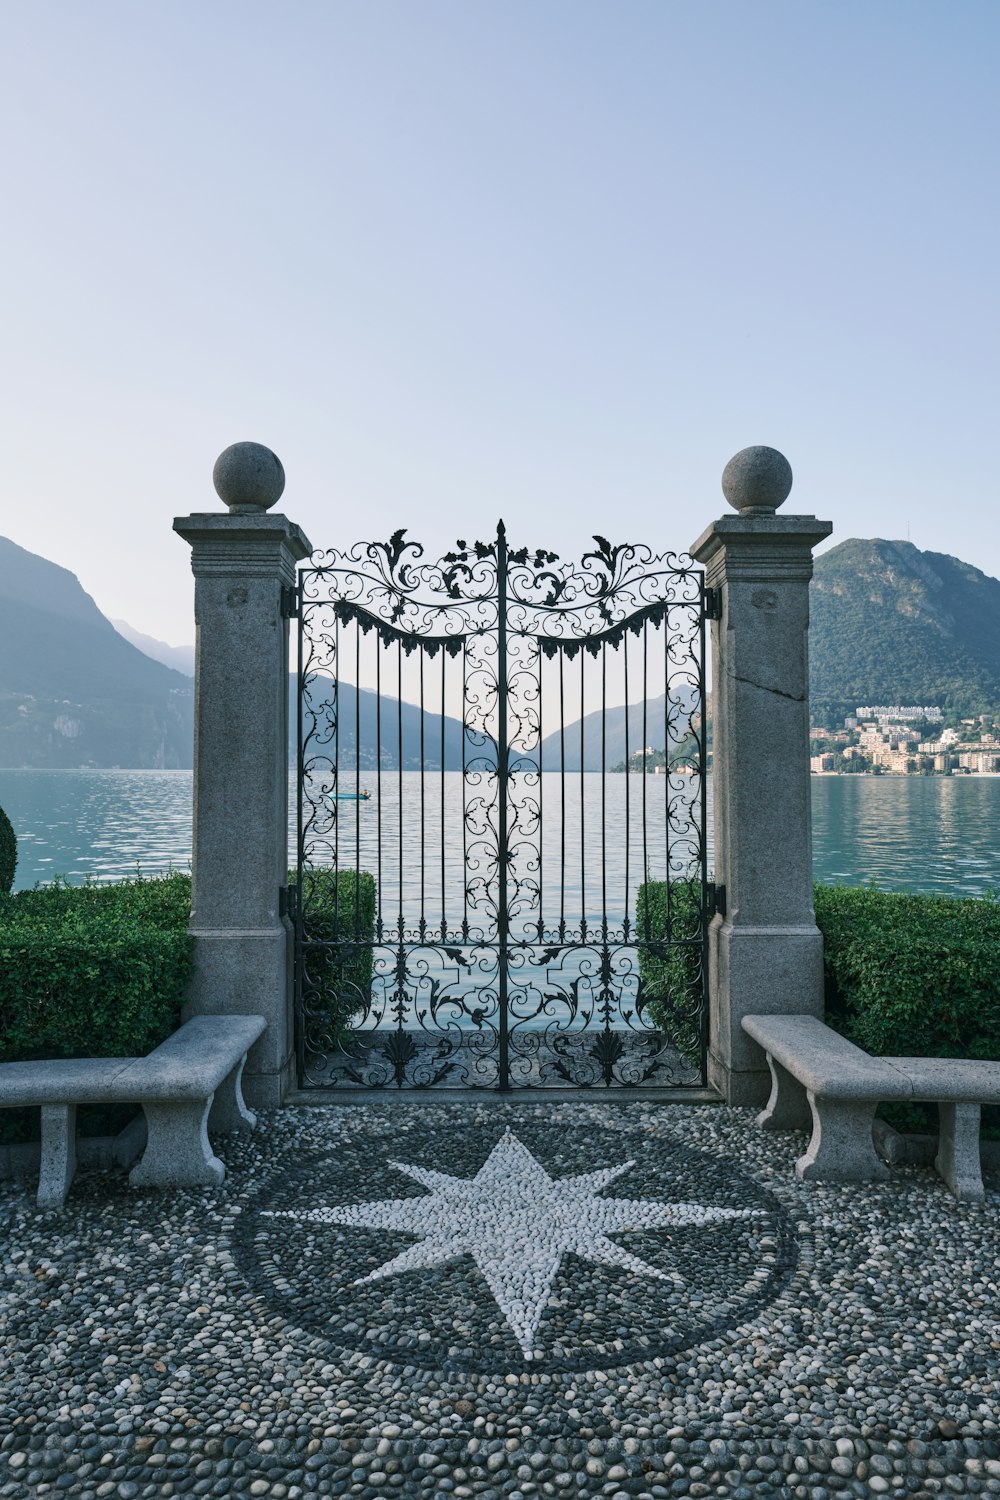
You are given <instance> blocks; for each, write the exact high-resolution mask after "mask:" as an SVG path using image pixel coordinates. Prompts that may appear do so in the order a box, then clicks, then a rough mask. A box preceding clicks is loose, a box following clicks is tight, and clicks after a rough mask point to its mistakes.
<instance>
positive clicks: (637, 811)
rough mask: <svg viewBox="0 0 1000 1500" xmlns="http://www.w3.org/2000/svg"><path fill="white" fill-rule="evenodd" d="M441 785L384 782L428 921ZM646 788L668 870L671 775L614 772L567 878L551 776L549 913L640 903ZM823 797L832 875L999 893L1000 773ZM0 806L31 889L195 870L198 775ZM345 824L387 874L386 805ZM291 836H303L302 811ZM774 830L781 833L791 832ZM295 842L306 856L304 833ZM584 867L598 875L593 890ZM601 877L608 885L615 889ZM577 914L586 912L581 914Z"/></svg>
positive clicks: (4, 790) (41, 780)
mask: <svg viewBox="0 0 1000 1500" xmlns="http://www.w3.org/2000/svg"><path fill="white" fill-rule="evenodd" d="M442 779H443V780H444V782H445V788H444V794H443V804H442V794H441V792H440V790H438V791H436V792H435V791H434V790H433V786H432V785H431V782H432V779H431V778H428V787H427V791H426V795H425V802H424V806H423V807H422V808H421V806H420V801H419V790H418V788H419V780H420V778H419V777H417V776H416V775H413V774H411V773H407V774H404V776H403V777H402V778H401V780H402V783H403V784H402V788H401V789H400V788H399V787H398V786H397V787H396V790H395V791H393V789H392V788H393V787H394V786H396V784H397V782H398V781H399V780H400V778H396V777H392V778H390V777H385V778H384V786H383V798H382V800H383V806H382V819H383V840H382V860H383V867H382V877H383V885H384V888H385V891H386V899H387V901H388V899H389V893H390V891H392V890H393V888H395V890H396V891H397V892H398V888H399V870H400V865H399V860H398V855H397V854H396V853H394V851H393V848H392V847H391V844H392V842H393V841H390V840H387V839H386V838H385V837H384V833H385V829H386V828H388V827H389V826H390V825H391V826H393V827H394V826H396V823H397V822H398V818H397V814H396V810H395V809H396V806H398V801H399V798H400V796H401V798H402V803H403V809H404V820H405V822H406V824H407V826H408V830H409V831H408V832H407V835H406V839H405V841H404V842H405V848H404V858H403V870H404V882H403V883H404V905H405V906H407V907H408V908H409V907H411V905H412V903H413V901H415V900H416V899H418V888H419V881H420V861H419V859H417V860H416V861H415V860H414V859H413V856H412V850H413V848H415V847H417V848H418V847H419V845H418V844H417V843H416V842H415V841H416V838H417V837H418V833H417V830H418V828H419V824H420V821H421V819H422V821H423V825H424V829H425V844H426V848H427V850H428V855H427V859H426V861H425V868H424V901H425V906H426V907H427V908H428V912H429V914H430V912H431V911H432V909H433V906H434V903H435V901H436V902H437V903H438V904H440V892H441V889H442V885H441V877H440V875H439V874H438V873H437V868H438V867H439V863H440V859H439V856H438V865H437V866H436V867H435V868H432V865H433V864H434V861H433V859H432V857H431V854H430V851H431V849H432V848H434V847H435V839H436V837H437V833H439V831H440V827H441V818H442V810H443V814H444V827H445V835H446V837H445V842H446V844H447V845H448V849H449V853H448V856H447V860H446V868H445V877H444V887H445V889H446V890H447V891H448V893H449V899H448V903H447V904H449V906H450V904H451V898H452V895H453V894H454V893H455V892H457V891H458V890H459V887H460V885H461V884H462V882H461V879H460V874H461V870H462V855H463V851H462V845H461V832H462V820H461V817H460V815H459V814H458V809H459V808H460V806H461V801H460V787H459V785H458V783H459V781H460V778H459V777H458V776H457V775H455V776H447V777H445V778H438V781H440V780H442ZM644 780H645V782H646V783H647V807H646V851H647V859H648V861H649V862H650V870H649V873H650V874H651V875H653V876H662V874H663V869H664V868H665V858H666V854H665V840H664V796H665V788H664V787H663V785H662V778H659V777H646V778H643V777H628V778H626V777H624V776H618V777H611V778H608V784H607V792H606V800H605V806H604V828H603V834H602V828H601V785H600V783H601V778H600V777H599V776H597V775H595V776H592V777H591V776H587V777H582V778H581V777H579V776H577V777H575V778H572V783H573V785H572V789H571V795H570V796H569V800H568V803H567V812H566V822H565V830H566V842H567V850H568V852H567V861H566V875H565V878H564V879H563V880H562V881H560V880H559V879H558V876H559V873H560V868H561V867H560V861H559V854H560V844H561V838H560V828H561V819H560V813H561V809H560V808H559V805H558V804H559V798H558V793H557V790H556V788H557V787H558V778H557V777H555V776H549V775H547V776H545V777H544V801H545V804H546V805H545V808H544V815H543V827H544V829H545V860H544V866H543V868H544V871H545V872H546V878H548V879H549V880H550V887H549V890H548V893H547V894H546V895H545V897H544V901H545V907H546V912H547V913H549V912H551V911H552V910H553V909H558V904H559V901H560V900H562V902H563V904H564V905H567V906H568V907H569V909H568V910H567V917H569V916H570V915H572V914H575V916H576V918H577V919H579V916H580V914H581V911H582V912H584V913H585V914H587V915H588V916H591V915H592V914H593V913H594V912H595V911H596V910H599V909H600V907H601V903H602V900H604V901H606V905H607V909H608V912H609V915H610V914H611V913H612V912H615V911H620V910H621V909H622V908H623V907H624V906H625V905H626V902H627V903H628V904H631V902H632V900H633V898H634V889H635V885H636V883H637V882H638V880H640V879H641V878H642V873H643V867H644V857H643V847H642V843H643V841H642V818H641V806H642V803H641V794H642V782H643V781H644ZM626 781H628V782H629V787H628V795H629V801H630V809H629V811H630V819H629V827H630V838H629V841H628V846H627V854H628V869H627V870H626V843H625V840H624V837H623V829H624V802H625V795H626V786H625V783H626ZM581 783H583V790H582V798H581V792H580V786H581ZM656 783H661V784H660V785H656ZM393 798H395V799H396V802H395V804H394V803H393ZM574 799H575V800H574ZM812 800H813V864H814V869H815V873H816V877H817V879H819V880H823V881H838V882H841V883H843V884H848V885H859V884H864V883H867V882H868V881H870V880H875V881H876V882H877V884H878V885H880V886H882V887H884V888H886V889H890V890H910V891H938V892H943V893H947V894H952V895H981V894H982V893H983V892H984V891H985V890H987V889H989V888H994V889H1000V778H998V777H990V776H963V777H868V776H851V777H848V776H842V777H814V778H813V781H812ZM709 802H710V803H711V799H709ZM0 807H3V808H4V809H5V810H6V812H7V814H8V816H9V817H10V819H11V821H12V823H13V824H14V827H15V830H16V832H17V835H18V870H17V877H16V887H17V888H18V889H20V888H22V887H24V886H31V885H33V884H34V883H35V882H36V881H43V882H45V881H49V880H52V879H53V878H54V877H55V876H57V875H60V876H64V877H66V878H67V879H68V880H70V881H73V882H77V881H81V880H83V879H85V878H87V877H88V876H90V877H91V878H93V879H97V880H112V879H117V878H119V877H120V876H123V875H130V874H134V873H135V872H136V871H137V870H142V871H143V872H145V873H152V872H154V871H158V870H164V869H167V868H170V867H173V868H174V869H187V868H188V867H189V862H190V858H191V773H190V771H25V770H0ZM344 809H346V812H345V811H344ZM290 814H291V808H290ZM341 816H342V818H343V823H342V827H341V838H342V840H344V839H345V837H346V843H347V851H348V852H349V853H350V856H351V857H350V859H348V858H347V857H346V855H345V850H344V847H343V845H342V851H341V859H342V863H352V864H353V862H354V860H353V855H354V851H355V848H356V849H357V851H358V854H359V856H360V860H361V864H362V867H364V868H368V869H371V870H373V871H375V870H377V865H378V849H379V840H378V808H377V807H376V805H375V803H374V801H373V802H370V803H365V804H363V805H361V806H360V807H358V806H356V805H354V804H350V803H346V804H341ZM581 820H582V823H583V829H584V833H583V840H582V851H583V853H582V854H581V836H580V824H581ZM290 829H291V830H293V829H294V819H293V818H292V817H291V816H290ZM775 832H776V834H777V835H780V829H776V830H775ZM411 834H412V837H413V840H414V842H412V843H411ZM709 840H710V841H711V828H709ZM290 847H291V848H293V849H294V837H292V839H291V841H290ZM709 859H710V861H711V850H710V853H709ZM581 869H583V870H584V871H585V872H586V875H585V879H584V882H583V884H584V890H583V891H581V889H580V880H579V871H580V870H581ZM602 871H603V873H604V880H605V882H606V887H605V889H604V890H603V891H602V890H601V889H600V881H601V875H602ZM588 882H589V886H590V888H589V889H587V888H586V886H587V883H588ZM573 907H576V908H577V910H576V911H575V913H574V912H573V911H572V908H573Z"/></svg>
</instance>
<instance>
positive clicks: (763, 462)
mask: <svg viewBox="0 0 1000 1500" xmlns="http://www.w3.org/2000/svg"><path fill="white" fill-rule="evenodd" d="M791 488H792V466H791V464H790V463H789V462H788V459H787V458H786V457H785V455H784V454H783V453H779V452H778V450H777V448H741V449H740V451H739V453H736V454H734V455H733V457H732V458H731V459H730V460H729V462H728V463H727V464H726V467H725V468H724V469H723V471H722V493H723V494H724V495H725V497H726V499H727V500H728V501H729V503H730V505H731V506H732V507H733V509H734V510H738V511H739V512H740V514H741V515H743V516H773V515H774V512H775V511H776V510H777V508H778V506H779V505H780V504H781V503H782V501H784V500H787V498H788V493H789V491H790V490H791Z"/></svg>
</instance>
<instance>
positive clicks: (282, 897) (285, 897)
mask: <svg viewBox="0 0 1000 1500" xmlns="http://www.w3.org/2000/svg"><path fill="white" fill-rule="evenodd" d="M297 895H298V890H297V888H296V887H295V886H294V885H279V887H278V916H279V917H287V918H288V920H289V921H290V922H294V921H295V898H296V896H297Z"/></svg>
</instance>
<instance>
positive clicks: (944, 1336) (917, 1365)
mask: <svg viewBox="0 0 1000 1500" xmlns="http://www.w3.org/2000/svg"><path fill="white" fill-rule="evenodd" d="M752 1118H753V1117H752V1112H750V1111H745V1110H734V1109H727V1108H722V1107H711V1106H699V1107H690V1106H679V1105H677V1106H668V1105H663V1104H654V1103H648V1104H638V1103H632V1102H629V1103H627V1104H626V1103H620V1104H609V1103H604V1102H600V1103H586V1102H579V1103H578V1102H573V1103H555V1102H548V1103H546V1102H543V1101H539V1102H535V1101H531V1102H521V1101H517V1102H510V1103H508V1102H504V1101H501V1100H497V1099H495V1098H491V1099H489V1100H484V1101H483V1102H481V1103H476V1104H468V1103H458V1102H455V1103H447V1102H442V1101H439V1100H437V1099H435V1100H432V1101H423V1100H419V1101H414V1102H413V1103H406V1104H400V1103H396V1102H391V1103H389V1102H387V1103H381V1102H380V1103H377V1104H363V1105H361V1104H359V1105H339V1106H335V1107H330V1108H304V1107H303V1108H292V1109H287V1110H283V1111H276V1112H273V1113H270V1114H262V1115H261V1126H260V1128H259V1129H258V1130H257V1132H256V1133H255V1134H254V1135H253V1136H245V1137H238V1138H237V1137H233V1138H229V1139H227V1140H224V1141H223V1142H222V1144H221V1154H222V1155H223V1156H224V1158H225V1160H226V1164H227V1171H228V1175H227V1179H226V1182H225V1184H224V1185H223V1187H222V1188H221V1189H220V1190H218V1191H207V1190H206V1191H202V1190H190V1191H176V1192H170V1193H157V1192H152V1191H147V1192H133V1191H131V1190H130V1189H129V1188H128V1185H127V1181H126V1178H125V1174H124V1173H109V1172H98V1171H91V1172H87V1171H81V1172H80V1173H79V1174H78V1177H77V1180H76V1182H75V1183H74V1186H73V1189H72V1192H71V1194H70V1197H69V1200H68V1202H67V1205H66V1208H65V1209H63V1210H62V1211H59V1212H55V1211H44V1212H43V1211H40V1210H38V1209H37V1208H36V1207H35V1205H34V1200H33V1196H32V1194H31V1193H30V1192H29V1191H28V1189H27V1186H26V1185H23V1184H13V1183H3V1184H0V1277H2V1280H0V1496H10V1497H15V1500H21V1497H25V1500H26V1497H29V1496H31V1497H34V1496H36V1495H37V1496H41V1495H51V1496H59V1495H63V1496H69V1497H74V1500H75V1497H80V1500H96V1497H101V1500H104V1497H109V1500H152V1497H154V1496H157V1497H158V1496H163V1497H170V1496H174V1495H219V1496H222V1495H231V1494H234V1495H250V1496H260V1497H265V1496H273V1497H275V1500H301V1497H304V1496H311V1495H335V1496H357V1497H360V1500H381V1497H390V1496H401V1497H407V1496H411V1495H412V1496H421V1497H437V1496H441V1497H449V1500H451V1497H454V1500H466V1497H476V1500H497V1497H500V1496H503V1497H509V1500H518V1497H523V1500H529V1497H539V1496H561V1497H571V1496H575V1495H600V1496H606V1497H609V1500H627V1497H638V1500H665V1497H669V1496H691V1497H692V1500H699V1497H709V1496H720V1497H732V1500H757V1497H767V1496H782V1497H793V1496H794V1497H796V1500H828V1497H833V1496H837V1495H843V1496H845V1497H847V1496H878V1495H888V1496H897V1495H898V1496H916V1497H921V1500H922V1497H925V1496H930V1495H944V1496H947V1495H952V1494H956V1495H964V1494H970V1495H974V1494H994V1493H1000V1292H998V1283H1000V1181H996V1180H992V1181H988V1184H987V1185H988V1188H989V1189H990V1191H989V1192H988V1194H987V1201H986V1203H985V1204H960V1203H957V1202H955V1200H954V1199H953V1198H952V1197H951V1196H950V1195H949V1194H948V1192H947V1190H946V1188H945V1187H944V1185H943V1183H942V1182H941V1181H940V1179H938V1178H937V1177H936V1176H935V1175H934V1174H933V1173H932V1172H931V1171H929V1170H926V1169H922V1168H916V1167H908V1168H897V1169H894V1171H893V1176H892V1180H891V1181H890V1182H889V1183H880V1184H872V1185H870V1186H869V1185H857V1186H851V1187H826V1188H824V1187H821V1186H807V1185H805V1184H802V1183H799V1182H798V1181H797V1180H796V1179H795V1177H794V1175H793V1172H792V1163H793V1161H794V1158H795V1156H796V1155H797V1154H798V1153H799V1151H800V1150H801V1149H802V1141H803V1138H802V1137H796V1136H794V1135H790V1134H769V1133H764V1132H760V1131H757V1130H756V1129H755V1128H754V1126H753V1123H752ZM508 1128H509V1129H510V1130H511V1131H513V1132H514V1133H515V1134H516V1138H517V1140H518V1141H519V1142H520V1143H521V1144H522V1145H523V1146H524V1147H525V1148H526V1149H527V1151H529V1152H530V1153H531V1156H532V1157H533V1158H534V1159H535V1160H536V1161H537V1162H538V1163H539V1164H540V1165H541V1167H543V1168H544V1170H545V1172H546V1173H547V1174H548V1177H549V1178H550V1179H551V1180H552V1181H553V1182H556V1183H558V1182H560V1181H563V1180H564V1179H567V1178H570V1177H573V1176H576V1175H580V1174H600V1173H601V1172H603V1170H604V1169H606V1168H609V1167H621V1166H622V1164H623V1163H626V1162H630V1161H631V1162H632V1163H633V1165H632V1166H631V1167H629V1168H628V1169H627V1171H623V1172H621V1173H619V1174H616V1175H615V1176H614V1180H613V1181H611V1180H609V1181H608V1182H607V1185H606V1186H603V1187H600V1188H599V1189H597V1191H598V1192H599V1194H600V1196H601V1197H602V1198H607V1199H623V1200H624V1199H629V1200H641V1201H642V1202H643V1203H644V1204H648V1203H649V1201H650V1200H662V1201H663V1203H664V1204H665V1205H669V1204H673V1203H678V1202H683V1203H684V1204H688V1205H691V1204H696V1205H703V1206H704V1208H705V1209H706V1210H707V1209H716V1210H718V1209H723V1208H730V1209H742V1210H752V1212H751V1213H743V1214H740V1215H738V1216H737V1215H730V1216H728V1217H724V1216H721V1215H719V1214H715V1215H712V1214H705V1215H704V1216H702V1217H698V1216H692V1215H690V1214H688V1215H687V1217H686V1218H684V1217H683V1216H680V1217H678V1216H677V1215H675V1216H674V1218H673V1220H672V1221H671V1222H667V1220H668V1217H669V1216H668V1215H666V1214H665V1217H664V1227H662V1228H660V1227H657V1226H656V1225H655V1224H654V1225H653V1227H650V1225H649V1223H648V1222H644V1223H643V1224H642V1225H641V1226H639V1227H637V1228H635V1229H624V1230H622V1231H621V1232H619V1231H618V1230H617V1228H613V1229H612V1230H611V1231H610V1233H611V1238H612V1240H613V1241H614V1243H615V1245H617V1246H619V1247H623V1248H624V1249H626V1250H627V1251H628V1252H630V1254H631V1256H632V1257H634V1258H635V1260H634V1261H631V1260H629V1259H628V1258H627V1257H626V1258H625V1260H624V1261H623V1262H622V1263H618V1264H615V1263H603V1262H600V1263H598V1262H595V1261H594V1260H593V1259H592V1258H588V1257H589V1255H590V1251H589V1250H588V1251H587V1254H586V1256H585V1255H583V1254H574V1253H572V1252H568V1253H563V1254H562V1255H561V1256H560V1257H559V1258H558V1267H557V1269H556V1270H555V1271H554V1272H553V1275H552V1280H551V1285H550V1286H549V1290H548V1293H547V1297H546V1300H545V1305H544V1310H543V1313H542V1316H541V1318H540V1321H539V1322H538V1326H537V1334H536V1335H535V1347H534V1349H533V1350H532V1351H531V1354H530V1357H528V1356H526V1354H525V1348H524V1339H523V1338H522V1340H521V1342H519V1340H518V1338H517V1337H516V1336H515V1331H514V1329H513V1328H512V1326H511V1323H510V1321H509V1319H508V1317H507V1316H505V1312H504V1307H503V1306H502V1305H501V1304H503V1303H505V1297H506V1293H505V1292H504V1285H505V1283H504V1282H503V1275H505V1274H507V1273H506V1272H498V1273H497V1275H498V1276H500V1278H501V1279H500V1280H499V1281H498V1282H496V1286H497V1287H498V1288H499V1300H498V1297H497V1296H495V1295H494V1294H493V1292H492V1291H491V1289H490V1286H489V1285H488V1284H487V1280H486V1278H485V1276H484V1273H483V1271H482V1269H481V1268H480V1266H479V1265H478V1264H477V1261H476V1257H475V1256H474V1255H472V1254H468V1253H462V1254H459V1255H458V1256H456V1257H455V1258H453V1259H451V1260H448V1261H442V1262H439V1263H433V1264H429V1265H424V1266H419V1265H414V1266H413V1267H412V1268H411V1269H403V1270H400V1271H399V1272H398V1274H389V1275H385V1276H383V1277H381V1278H376V1279H370V1278H371V1275H372V1272H373V1271H375V1270H376V1269H378V1268H379V1267H381V1266H384V1265H385V1263H386V1262H388V1261H391V1260H392V1259H393V1258H394V1257H396V1256H399V1255H400V1254H401V1253H402V1252H404V1251H405V1250H406V1249H407V1247H408V1246H412V1245H414V1244H415V1243H416V1240H415V1235H414V1234H413V1233H406V1232H404V1231H402V1230H401V1229H400V1228H399V1227H398V1216H396V1217H394V1216H393V1215H388V1216H385V1215H383V1219H384V1223H382V1226H381V1227H378V1226H376V1227H372V1226H371V1225H370V1224H368V1225H366V1224H364V1223H360V1222H353V1219H356V1218H357V1214H348V1213H345V1212H344V1211H343V1205H352V1204H353V1205H356V1204H359V1203H361V1204H367V1203H370V1202H376V1201H382V1200H392V1201H396V1200H403V1199H409V1198H419V1197H420V1195H421V1194H426V1193H427V1192H428V1191H429V1189H428V1187H427V1185H426V1184H427V1183H428V1182H432V1181H436V1180H437V1179H435V1178H434V1177H433V1174H434V1173H446V1174H448V1175H449V1176H450V1177H453V1178H459V1179H471V1178H474V1177H475V1176H476V1174H477V1173H478V1172H479V1171H480V1170H481V1169H482V1168H483V1165H484V1163H486V1162H487V1160H488V1159H489V1157H490V1153H491V1152H492V1151H494V1149H495V1148H496V1146H497V1143H498V1142H499V1141H500V1140H501V1138H502V1137H503V1136H504V1133H505V1131H507V1130H508ZM393 1162H396V1163H400V1164H406V1165H407V1166H409V1167H410V1168H411V1169H412V1170H411V1172H410V1174H409V1175H406V1174H404V1173H402V1172H401V1171H400V1170H399V1168H398V1167H393V1166H392V1165H391V1163H393ZM594 1180H595V1181H596V1180H597V1177H596V1176H595V1179H594ZM446 1186H447V1185H446ZM324 1208H327V1209H330V1208H336V1209H337V1210H338V1211H337V1212H336V1213H334V1214H329V1213H328V1214H327V1215H326V1218H325V1219H324V1218H323V1217H322V1215H321V1216H319V1217H315V1216H314V1217H313V1218H309V1217H307V1216H306V1214H305V1213H304V1212H303V1211H304V1210H321V1209H324ZM567 1211H568V1210H567ZM645 1212H646V1219H647V1220H648V1219H649V1217H650V1215H649V1212H648V1210H646V1211H645ZM368 1217H375V1218H378V1215H374V1216H373V1215H369V1216H368ZM605 1217H606V1218H607V1219H608V1222H612V1221H613V1222H614V1223H615V1224H616V1225H617V1223H618V1222H625V1221H627V1219H628V1212H627V1211H626V1210H625V1209H624V1208H621V1209H620V1210H618V1209H615V1210H614V1211H610V1210H609V1211H608V1214H607V1215H605ZM654 1217H655V1216H654ZM557 1220H558V1214H556V1215H555V1218H554V1219H553V1222H556V1221H557ZM386 1224H388V1226H389V1227H385V1225H386ZM491 1226H492V1220H490V1225H488V1228H489V1230H490V1234H493V1228H492V1227H491ZM548 1232H549V1231H546V1233H548ZM497 1234H498V1235H499V1240H498V1241H497V1243H498V1244H500V1246H501V1250H502V1251H503V1254H505V1255H508V1257H509V1256H511V1255H513V1256H516V1255H517V1254H518V1253H519V1251H518V1246H519V1243H520V1242H517V1241H516V1240H510V1239H509V1242H505V1241H504V1232H503V1225H502V1224H501V1225H500V1228H499V1229H498V1230H497ZM491 1244H492V1241H491ZM504 1244H506V1249H504V1248H503V1247H504ZM490 1253H491V1254H494V1255H501V1251H500V1250H497V1249H496V1245H494V1246H493V1249H492V1250H491V1252H490ZM427 1258H429V1259H432V1257H427ZM501 1260H502V1255H501ZM612 1261H613V1258H612ZM510 1274H511V1275H512V1276H514V1275H515V1273H514V1272H513V1271H512V1272H511V1273H510ZM515 1279H516V1276H515ZM359 1282H360V1284H358V1283H359Z"/></svg>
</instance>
